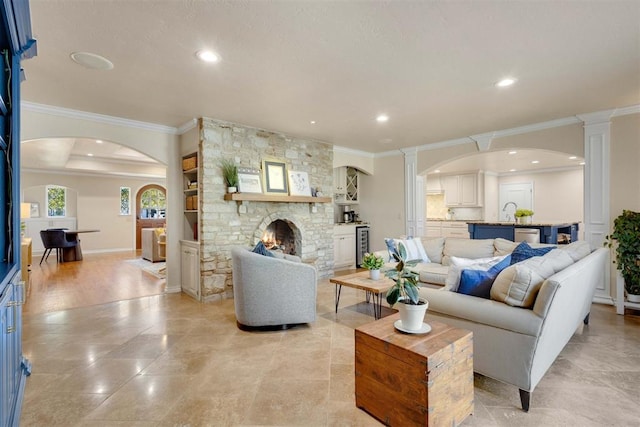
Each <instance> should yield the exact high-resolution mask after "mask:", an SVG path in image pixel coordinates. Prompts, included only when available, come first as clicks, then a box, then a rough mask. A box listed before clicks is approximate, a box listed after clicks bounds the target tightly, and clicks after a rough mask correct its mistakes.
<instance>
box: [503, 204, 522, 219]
mask: <svg viewBox="0 0 640 427" xmlns="http://www.w3.org/2000/svg"><path fill="white" fill-rule="evenodd" d="M509 205H513V211H514V213H515V211H517V210H518V205H516V203H515V202H507V203H505V204H504V206H503V207H502V212H504V211H506V210H507V206H509ZM513 220H514V221H515V218H514V219H513ZM507 221H511V214H507Z"/></svg>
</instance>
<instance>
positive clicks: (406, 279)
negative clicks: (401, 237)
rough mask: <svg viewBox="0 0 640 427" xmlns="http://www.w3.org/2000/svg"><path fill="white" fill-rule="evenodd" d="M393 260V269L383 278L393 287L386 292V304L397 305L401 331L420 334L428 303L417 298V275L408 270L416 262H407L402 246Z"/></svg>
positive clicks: (394, 254) (394, 253) (395, 252)
mask: <svg viewBox="0 0 640 427" xmlns="http://www.w3.org/2000/svg"><path fill="white" fill-rule="evenodd" d="M393 258H394V259H395V260H396V261H397V262H398V264H397V265H396V266H395V268H391V269H389V270H386V271H385V276H386V277H388V278H390V279H391V280H393V281H394V285H393V286H392V287H391V288H389V290H388V291H387V302H388V303H389V305H391V306H393V305H395V304H396V303H398V305H397V308H398V311H399V312H400V325H396V328H398V327H399V326H400V327H401V330H403V331H405V332H410V333H411V332H412V333H416V332H422V331H423V330H424V323H423V321H424V315H425V313H426V312H427V308H428V307H429V303H428V302H427V301H426V300H425V299H422V298H420V297H419V294H418V273H416V272H415V271H412V270H411V269H410V268H411V267H415V266H416V264H417V263H418V260H415V261H407V251H406V250H405V248H404V246H403V245H399V248H398V249H396V250H395V251H394V252H393Z"/></svg>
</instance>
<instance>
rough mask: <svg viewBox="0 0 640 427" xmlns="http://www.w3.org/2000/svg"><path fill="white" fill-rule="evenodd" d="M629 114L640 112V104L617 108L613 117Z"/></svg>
mask: <svg viewBox="0 0 640 427" xmlns="http://www.w3.org/2000/svg"><path fill="white" fill-rule="evenodd" d="M628 114H640V104H637V105H630V106H628V107H622V108H616V110H615V111H614V112H613V116H612V117H619V116H626V115H628Z"/></svg>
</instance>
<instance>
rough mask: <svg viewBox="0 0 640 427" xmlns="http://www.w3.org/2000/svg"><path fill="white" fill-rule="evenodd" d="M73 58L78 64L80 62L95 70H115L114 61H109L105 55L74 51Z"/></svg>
mask: <svg viewBox="0 0 640 427" xmlns="http://www.w3.org/2000/svg"><path fill="white" fill-rule="evenodd" d="M69 56H70V57H71V60H72V61H73V62H75V63H76V64H80V65H82V66H83V67H87V68H91V69H93V70H113V62H111V61H109V60H108V59H107V58H105V57H104V56H100V55H97V54H95V53H90V52H73V53H72V54H71V55H69Z"/></svg>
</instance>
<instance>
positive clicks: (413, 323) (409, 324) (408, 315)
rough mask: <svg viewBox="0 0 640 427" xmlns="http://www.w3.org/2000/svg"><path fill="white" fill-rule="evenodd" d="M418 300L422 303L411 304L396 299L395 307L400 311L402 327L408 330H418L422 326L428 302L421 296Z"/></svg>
mask: <svg viewBox="0 0 640 427" xmlns="http://www.w3.org/2000/svg"><path fill="white" fill-rule="evenodd" d="M420 301H422V302H424V304H420V305H411V304H405V303H403V302H402V301H398V304H396V308H397V309H398V311H400V320H401V321H402V327H403V328H404V329H406V330H408V331H419V330H420V329H421V328H422V323H423V322H424V315H425V314H426V313H427V308H429V302H428V301H426V300H424V299H422V298H420Z"/></svg>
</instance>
